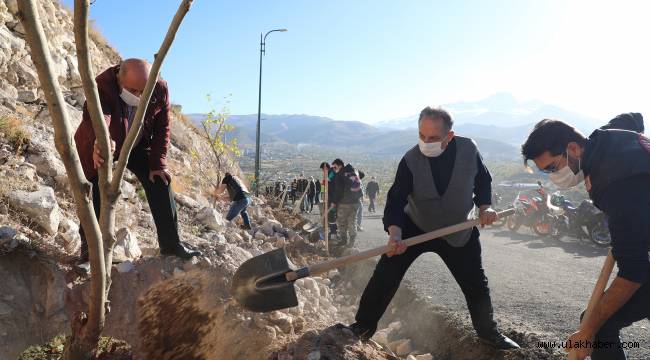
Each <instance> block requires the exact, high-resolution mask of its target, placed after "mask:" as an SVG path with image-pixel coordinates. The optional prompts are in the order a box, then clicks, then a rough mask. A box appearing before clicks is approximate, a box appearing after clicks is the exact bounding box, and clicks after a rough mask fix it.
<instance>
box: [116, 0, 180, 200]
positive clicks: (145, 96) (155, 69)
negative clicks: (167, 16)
mask: <svg viewBox="0 0 650 360" xmlns="http://www.w3.org/2000/svg"><path fill="white" fill-rule="evenodd" d="M192 1H193V0H183V1H182V2H181V4H180V6H179V7H178V10H177V11H176V15H174V18H173V19H172V22H171V24H170V25H169V30H167V35H166V36H165V39H164V40H163V43H162V45H160V49H159V50H158V53H157V54H156V55H155V59H154V62H153V65H152V66H151V71H150V73H149V79H148V80H147V85H146V86H145V88H144V91H143V92H142V95H140V103H139V104H138V109H137V111H136V112H135V117H134V119H133V124H132V125H131V129H130V130H129V134H128V135H127V137H126V140H125V141H124V145H122V149H121V151H120V157H119V160H118V162H117V167H116V168H115V174H114V176H113V179H112V180H111V190H112V191H113V192H115V193H117V192H118V191H119V188H120V184H121V181H122V177H123V176H124V169H125V168H126V163H127V161H128V159H129V155H130V154H131V149H132V148H133V144H134V143H135V139H136V138H137V136H138V133H139V132H140V129H141V128H142V121H143V119H144V115H145V113H146V111H147V105H148V104H149V99H150V98H151V94H152V93H153V89H154V87H155V86H156V83H157V82H158V75H159V74H160V68H161V66H162V63H163V61H164V60H165V57H166V56H167V52H168V51H169V48H170V47H171V45H172V42H174V38H175V37H176V32H177V31H178V28H179V27H180V25H181V22H182V21H183V18H184V17H185V14H187V12H188V11H189V10H190V6H192Z"/></svg>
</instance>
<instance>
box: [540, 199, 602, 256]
mask: <svg viewBox="0 0 650 360" xmlns="http://www.w3.org/2000/svg"><path fill="white" fill-rule="evenodd" d="M551 203H553V204H554V205H556V206H559V207H560V208H561V209H562V210H563V213H562V214H561V215H558V216H556V217H555V221H554V223H553V227H552V231H551V236H552V237H553V238H555V239H561V238H562V237H563V236H565V235H568V236H574V237H576V238H578V239H579V240H582V239H584V238H589V239H590V240H591V241H592V242H594V243H595V244H596V245H599V246H607V245H609V244H610V243H611V241H612V238H611V235H610V233H609V228H608V225H607V217H606V216H605V214H604V213H603V212H601V211H600V210H598V209H597V208H596V207H595V206H594V204H593V203H592V202H591V201H590V200H583V201H582V202H581V203H580V205H579V206H578V207H577V208H576V207H575V206H573V204H572V203H571V201H569V200H567V199H566V198H565V197H564V196H562V195H555V194H554V195H553V196H552V200H551Z"/></svg>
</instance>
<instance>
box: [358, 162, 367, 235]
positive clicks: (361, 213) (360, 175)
mask: <svg viewBox="0 0 650 360" xmlns="http://www.w3.org/2000/svg"><path fill="white" fill-rule="evenodd" d="M365 176H366V174H364V173H363V171H361V170H359V181H361V197H360V198H359V208H358V209H357V231H359V232H362V231H363V227H362V226H361V223H362V222H363V198H364V195H365V191H364V188H363V178H364V177H365Z"/></svg>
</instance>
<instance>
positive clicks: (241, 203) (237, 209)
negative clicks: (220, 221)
mask: <svg viewBox="0 0 650 360" xmlns="http://www.w3.org/2000/svg"><path fill="white" fill-rule="evenodd" d="M252 202H253V200H252V199H251V198H250V196H246V197H244V198H243V199H241V200H237V201H233V202H232V204H230V210H228V214H227V215H226V220H228V221H232V219H234V218H236V217H237V215H239V214H241V218H242V220H244V226H246V227H250V226H251V221H250V219H249V218H248V212H246V208H247V207H248V205H250V204H251V203H252Z"/></svg>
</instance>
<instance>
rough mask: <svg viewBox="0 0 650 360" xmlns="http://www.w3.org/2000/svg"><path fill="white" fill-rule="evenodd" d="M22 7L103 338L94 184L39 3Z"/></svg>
mask: <svg viewBox="0 0 650 360" xmlns="http://www.w3.org/2000/svg"><path fill="white" fill-rule="evenodd" d="M18 7H19V10H20V13H21V15H22V16H21V22H22V24H23V27H24V28H25V33H26V37H27V42H28V43H29V46H30V49H31V57H32V61H33V62H34V66H35V67H36V71H37V73H38V78H39V81H40V84H41V88H42V89H43V92H44V93H45V99H46V101H47V104H48V108H49V109H50V116H51V117H52V125H53V126H54V139H55V145H56V149H57V150H58V152H59V154H60V155H61V159H62V160H63V164H64V166H65V169H66V173H67V175H68V181H69V182H70V189H71V191H72V193H73V195H74V199H75V204H76V205H77V216H78V217H79V220H80V221H81V226H82V227H83V228H84V232H85V234H86V240H87V242H88V253H89V258H90V265H91V268H92V269H93V271H92V272H91V301H89V314H88V323H89V324H96V325H98V326H94V327H93V328H92V329H89V330H90V331H86V336H87V337H90V338H93V337H96V338H99V332H100V331H101V329H102V328H103V324H104V303H105V301H106V298H105V296H106V294H105V292H104V288H105V281H106V278H105V276H104V269H105V267H104V255H103V247H102V238H101V235H100V234H101V232H100V229H99V224H98V223H97V219H96V218H95V211H94V209H93V205H92V201H91V188H90V184H89V183H88V182H87V181H86V178H85V176H84V173H83V170H82V168H81V162H80V161H79V156H78V154H77V151H76V149H75V144H74V140H73V137H72V127H71V126H70V121H69V118H68V113H67V111H66V108H65V102H64V99H63V95H62V92H61V88H60V86H59V82H58V80H57V78H56V76H55V75H54V73H53V71H52V68H53V66H52V57H51V55H50V50H49V48H48V45H47V41H46V39H45V34H44V33H43V27H42V25H41V21H40V17H39V14H38V9H37V8H36V3H35V1H34V0H19V1H18ZM95 270H96V271H95ZM93 300H94V301H93Z"/></svg>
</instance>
